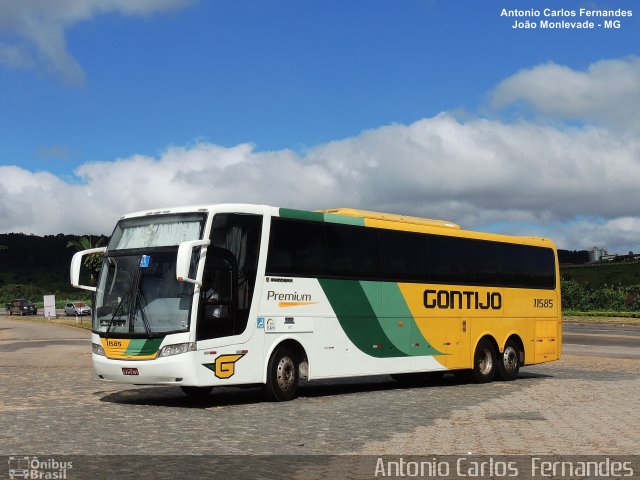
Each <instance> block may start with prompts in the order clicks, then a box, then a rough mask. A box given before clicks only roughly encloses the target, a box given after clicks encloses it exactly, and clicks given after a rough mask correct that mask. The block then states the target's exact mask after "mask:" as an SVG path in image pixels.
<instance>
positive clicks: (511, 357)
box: [502, 345, 518, 373]
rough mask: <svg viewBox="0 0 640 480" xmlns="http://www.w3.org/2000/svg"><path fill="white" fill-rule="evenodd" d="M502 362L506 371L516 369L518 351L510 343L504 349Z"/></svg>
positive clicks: (509, 371) (511, 371)
mask: <svg viewBox="0 0 640 480" xmlns="http://www.w3.org/2000/svg"><path fill="white" fill-rule="evenodd" d="M502 364H503V365H504V369H505V370H506V371H507V372H508V373H514V372H515V371H516V370H517V369H518V351H517V350H516V349H515V348H513V347H512V346H511V345H509V346H507V347H506V348H505V349H504V353H503V354H502Z"/></svg>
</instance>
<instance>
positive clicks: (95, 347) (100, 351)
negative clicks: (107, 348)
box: [91, 343, 105, 357]
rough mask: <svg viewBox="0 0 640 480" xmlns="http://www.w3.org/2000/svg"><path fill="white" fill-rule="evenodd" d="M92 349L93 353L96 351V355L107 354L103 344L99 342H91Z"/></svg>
mask: <svg viewBox="0 0 640 480" xmlns="http://www.w3.org/2000/svg"><path fill="white" fill-rule="evenodd" d="M91 351H92V352H93V353H95V354H96V355H102V356H103V357H104V356H105V354H104V348H102V345H99V344H97V343H92V344H91Z"/></svg>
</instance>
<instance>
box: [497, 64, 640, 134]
mask: <svg viewBox="0 0 640 480" xmlns="http://www.w3.org/2000/svg"><path fill="white" fill-rule="evenodd" d="M491 102H492V105H493V106H494V107H497V108H504V107H506V106H509V105H512V104H517V103H518V102H524V103H526V104H527V106H529V107H530V108H532V109H533V110H534V111H536V112H537V113H539V114H541V115H544V116H549V117H553V118H559V119H563V120H564V119H569V120H574V119H577V120H581V121H590V122H597V123H603V124H607V125H613V126H615V127H618V128H629V127H632V128H633V129H635V130H638V129H640V120H639V116H638V111H640V57H636V56H632V57H629V58H626V59H616V60H601V61H599V62H595V63H593V64H591V65H589V67H588V68H587V69H586V70H585V71H577V70H572V69H571V68H569V67H566V66H563V65H557V64H555V63H549V64H545V65H538V66H535V67H533V68H530V69H526V70H522V71H520V72H518V73H516V74H515V75H513V76H511V77H509V78H507V79H505V80H503V81H502V82H501V83H500V84H499V85H498V86H497V87H496V88H495V90H494V91H493V92H492V93H491Z"/></svg>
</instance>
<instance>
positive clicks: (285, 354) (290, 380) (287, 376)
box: [264, 347, 299, 402]
mask: <svg viewBox="0 0 640 480" xmlns="http://www.w3.org/2000/svg"><path fill="white" fill-rule="evenodd" d="M298 378H299V371H298V359H297V357H296V355H295V354H294V353H293V352H292V351H291V350H289V349H288V348H287V347H278V348H276V350H275V352H273V354H272V355H271V358H270V359H269V365H268V366H267V383H266V384H265V385H264V393H265V396H266V397H267V399H268V400H270V401H272V402H286V401H287V400H292V399H294V398H295V396H296V393H297V391H298Z"/></svg>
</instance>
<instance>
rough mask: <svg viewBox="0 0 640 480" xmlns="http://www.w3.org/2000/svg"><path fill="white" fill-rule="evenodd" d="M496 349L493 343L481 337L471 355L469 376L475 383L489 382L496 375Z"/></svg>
mask: <svg viewBox="0 0 640 480" xmlns="http://www.w3.org/2000/svg"><path fill="white" fill-rule="evenodd" d="M496 363H497V362H496V351H495V349H494V348H493V344H492V343H491V342H490V341H489V340H488V339H487V338H483V339H482V340H480V342H479V343H478V346H477V347H476V351H475V353H474V355H473V369H472V370H471V378H472V380H473V381H474V382H476V383H489V382H490V381H492V380H493V377H495V375H496Z"/></svg>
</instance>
